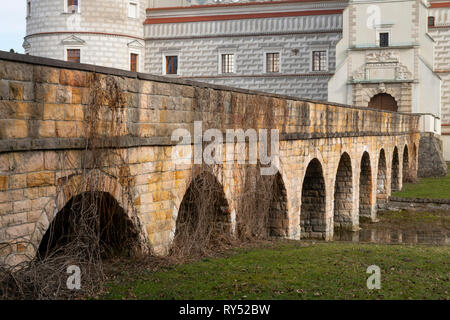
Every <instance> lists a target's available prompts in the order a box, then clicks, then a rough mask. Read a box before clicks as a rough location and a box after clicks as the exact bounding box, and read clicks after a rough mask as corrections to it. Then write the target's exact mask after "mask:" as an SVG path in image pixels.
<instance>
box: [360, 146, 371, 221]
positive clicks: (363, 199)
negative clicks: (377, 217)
mask: <svg viewBox="0 0 450 320" xmlns="http://www.w3.org/2000/svg"><path fill="white" fill-rule="evenodd" d="M372 203H373V199H372V169H371V167H370V156H369V153H368V152H367V151H366V152H364V154H363V156H362V158H361V173H360V175H359V218H360V219H361V218H370V217H371V213H372Z"/></svg>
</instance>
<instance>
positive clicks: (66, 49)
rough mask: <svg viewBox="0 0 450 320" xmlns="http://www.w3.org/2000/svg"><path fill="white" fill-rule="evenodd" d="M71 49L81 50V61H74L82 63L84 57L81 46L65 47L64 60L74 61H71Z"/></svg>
mask: <svg viewBox="0 0 450 320" xmlns="http://www.w3.org/2000/svg"><path fill="white" fill-rule="evenodd" d="M69 50H78V51H79V52H80V61H79V62H73V63H81V59H82V57H83V50H82V48H81V47H79V46H66V47H64V61H67V62H72V61H69Z"/></svg>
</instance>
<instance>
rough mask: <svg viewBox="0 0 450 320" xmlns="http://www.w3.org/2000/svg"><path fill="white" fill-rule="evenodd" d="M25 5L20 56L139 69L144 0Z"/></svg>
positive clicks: (35, 0) (52, 0) (32, 0)
mask: <svg viewBox="0 0 450 320" xmlns="http://www.w3.org/2000/svg"><path fill="white" fill-rule="evenodd" d="M25 1H26V6H27V31H26V37H25V40H24V44H23V47H24V49H25V53H27V54H30V55H35V56H41V57H48V58H53V59H60V60H68V61H74V62H81V63H88V64H95V65H101V66H106V67H113V68H119V69H124V70H133V71H144V65H143V63H144V54H145V50H144V28H143V21H144V20H145V10H146V8H147V4H148V1H147V0H131V1H128V0H96V1H89V0H25Z"/></svg>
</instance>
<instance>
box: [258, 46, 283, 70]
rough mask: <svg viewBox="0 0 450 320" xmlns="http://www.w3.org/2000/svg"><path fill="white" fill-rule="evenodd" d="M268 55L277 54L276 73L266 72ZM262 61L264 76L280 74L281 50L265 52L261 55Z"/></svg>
mask: <svg viewBox="0 0 450 320" xmlns="http://www.w3.org/2000/svg"><path fill="white" fill-rule="evenodd" d="M269 54H278V71H268V68H267V67H268V66H267V60H268V55H269ZM263 60H264V65H263V68H264V73H265V74H278V73H281V61H282V60H281V50H265V51H264V55H263Z"/></svg>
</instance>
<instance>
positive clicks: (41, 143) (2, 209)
mask: <svg viewBox="0 0 450 320" xmlns="http://www.w3.org/2000/svg"><path fill="white" fill-rule="evenodd" d="M108 83H109V84H108ZM108 88H110V89H111V88H113V89H114V90H115V91H116V92H113V93H112V94H109V96H108V95H106V94H104V93H103V95H102V94H101V92H103V91H106V90H108ZM95 90H97V91H98V92H100V93H98V92H97V93H96V92H94V91H95ZM102 90H103V91H102ZM118 93H120V97H119V94H118ZM114 94H115V95H116V96H114ZM99 99H100V101H104V104H105V105H104V106H102V105H100V106H99V105H98V103H97V104H96V103H95V101H99ZM102 99H103V100H102ZM114 99H116V102H117V101H119V102H118V103H119V104H120V106H119V108H116V109H117V110H116V111H115V109H114V108H113V107H110V108H108V107H107V105H110V106H112V105H114V103H113V102H111V101H112V100H114ZM116 105H117V103H116ZM94 109H97V110H94ZM113 109H114V110H113ZM95 112H97V113H96V114H97V115H100V116H99V118H100V119H98V120H99V121H98V123H95V121H94V120H93V114H94V115H95ZM118 114H120V117H119V116H118ZM117 119H119V120H120V121H117ZM194 121H203V129H206V128H218V129H219V130H221V131H222V132H225V130H226V129H238V128H242V129H244V130H246V129H249V128H254V129H278V130H279V133H280V134H279V140H280V142H279V162H278V163H277V173H276V177H277V179H275V181H276V184H277V187H278V188H279V189H280V190H282V191H283V197H281V200H280V201H281V202H283V203H281V207H282V208H283V210H284V211H285V212H284V214H282V215H281V217H280V218H279V219H278V220H277V221H272V222H271V223H273V224H274V226H273V227H274V228H278V229H282V230H283V233H282V234H283V236H284V237H286V238H290V239H301V238H304V237H313V238H321V239H326V240H331V239H332V237H333V232H334V228H335V227H347V228H351V229H353V230H355V229H357V228H358V225H359V219H360V217H367V218H370V219H372V220H375V219H376V212H377V208H378V206H377V205H379V204H380V203H382V202H383V201H385V200H386V199H387V198H388V196H389V195H390V194H391V192H392V191H394V190H399V189H401V188H402V183H403V181H404V180H405V179H409V178H415V177H416V174H417V163H418V162H417V158H418V143H419V139H420V134H419V129H418V127H419V116H417V115H413V114H405V113H392V112H381V111H377V110H372V109H368V108H358V107H351V106H344V105H336V104H331V103H326V102H317V101H309V100H301V99H297V98H293V97H287V96H280V95H274V94H267V93H262V92H253V91H247V90H241V89H235V88H229V87H222V86H216V85H209V84H204V83H197V82H191V81H184V80H179V79H176V78H167V77H159V76H153V75H149V74H141V73H132V72H126V71H121V70H116V69H108V68H103V67H98V66H93V65H80V64H72V63H68V62H63V61H56V60H50V59H43V58H37V57H31V56H24V55H17V54H10V53H5V52H0V257H1V259H2V260H3V261H6V262H7V263H9V264H15V263H17V262H20V261H23V260H29V259H32V258H33V256H34V255H35V254H36V250H37V248H38V246H39V243H40V242H41V240H42V238H43V237H44V234H45V233H46V231H47V230H48V228H49V226H50V224H51V222H52V220H53V219H54V217H55V216H56V215H57V214H58V212H60V211H61V210H62V209H63V208H64V207H65V206H66V204H67V203H68V201H70V199H72V198H73V197H75V196H77V194H78V193H81V192H85V191H87V188H92V186H93V185H94V186H95V188H98V191H99V192H105V193H108V194H109V195H110V196H111V197H113V198H114V199H115V200H116V201H117V203H118V204H119V205H120V207H121V208H122V209H123V210H124V212H126V213H127V214H128V215H129V217H130V218H131V219H132V221H134V223H136V225H137V226H138V227H139V230H140V232H141V233H142V236H143V238H144V239H145V240H146V242H147V243H148V246H149V248H151V249H152V251H153V252H154V253H156V254H165V253H167V251H168V249H169V248H170V245H171V241H172V240H173V237H174V233H175V228H176V221H177V215H178V210H179V208H180V206H181V203H182V201H183V197H184V195H185V193H186V190H187V189H188V188H189V185H190V183H191V181H192V180H193V179H195V178H196V174H197V173H196V172H197V171H196V170H193V166H194V165H193V164H192V161H189V163H187V164H186V163H185V164H179V163H176V162H175V161H174V160H173V157H172V151H173V149H174V148H175V146H176V142H174V141H172V139H171V135H172V132H173V131H174V130H175V129H179V128H184V129H187V130H189V131H190V132H193V130H194V129H193V128H194ZM86 124H90V126H91V127H89V126H87V125H86ZM92 125H95V128H96V129H95V130H97V131H95V135H98V136H103V137H105V139H103V140H102V141H103V142H102V144H101V148H100V149H101V150H103V151H105V150H110V151H108V152H109V153H108V157H107V158H108V159H109V160H108V162H107V163H108V165H106V164H102V165H101V166H92V165H89V166H85V165H83V163H86V161H87V160H86V158H89V157H90V158H91V162H90V163H93V162H95V158H96V155H95V154H92V150H93V149H92V148H91V147H90V145H89V144H92V143H93V142H92V138H93V137H92ZM108 128H113V129H112V130H113V131H108V130H111V129H108ZM95 135H94V138H95ZM107 138H108V139H107ZM109 138H110V139H109ZM89 141H90V142H89ZM105 141H107V142H105ZM239 143H240V142H238V141H236V143H235V144H233V150H235V147H237V145H238V144H239ZM241 143H242V141H241ZM244 144H245V143H244ZM192 149H194V144H193V143H192V144H187V145H185V146H184V147H181V148H179V150H178V152H179V154H178V155H179V156H180V157H183V156H184V155H187V154H188V153H189V151H191V150H192ZM180 150H181V151H180ZM93 159H94V160H93ZM89 168H90V169H89ZM89 170H91V171H89ZM240 170H241V166H240V165H239V164H237V162H236V161H228V162H227V160H224V162H223V164H222V165H220V166H219V169H218V170H214V172H212V174H213V175H214V177H215V179H216V182H217V183H218V184H220V186H221V190H222V191H223V196H224V199H226V202H227V206H228V210H227V211H226V212H227V217H226V221H227V223H229V224H230V225H231V228H230V232H233V231H234V230H235V224H236V217H237V216H239V214H240V212H239V206H238V199H239V196H240V194H241V192H242V186H243V181H242V175H240V174H239V171H240ZM86 171H88V176H92V177H95V179H97V183H85V181H84V182H83V181H82V180H83V177H86V175H85V174H84V173H85V172H86ZM93 179H94V178H93ZM88 186H89V187H88ZM90 191H92V190H90Z"/></svg>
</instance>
